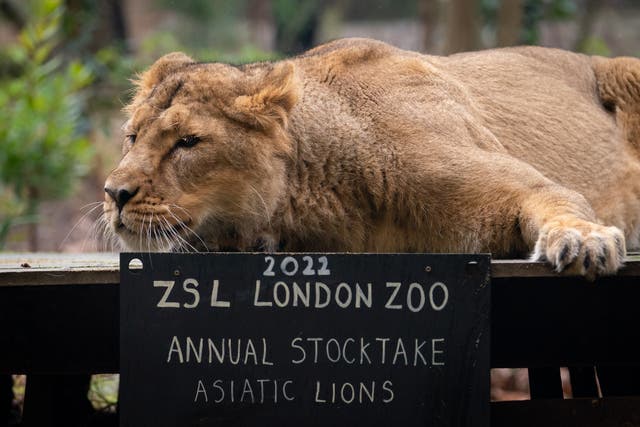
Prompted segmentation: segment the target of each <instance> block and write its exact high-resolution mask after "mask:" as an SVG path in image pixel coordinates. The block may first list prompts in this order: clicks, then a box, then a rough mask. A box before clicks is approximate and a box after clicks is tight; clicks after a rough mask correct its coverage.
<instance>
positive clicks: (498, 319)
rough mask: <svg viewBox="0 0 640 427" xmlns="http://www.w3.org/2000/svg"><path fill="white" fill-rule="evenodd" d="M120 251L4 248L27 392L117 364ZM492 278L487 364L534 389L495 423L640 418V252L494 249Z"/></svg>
mask: <svg viewBox="0 0 640 427" xmlns="http://www.w3.org/2000/svg"><path fill="white" fill-rule="evenodd" d="M118 262H119V259H118V255H117V254H82V255H66V254H65V255H61V254H37V255H34V254H2V255H0V374H11V373H13V374H27V375H29V377H28V378H32V379H33V381H31V382H30V381H29V380H28V382H27V383H28V390H27V402H28V401H29V399H30V398H31V399H32V402H38V401H39V402H40V405H42V404H43V403H42V402H46V401H47V400H46V399H47V398H48V397H47V395H46V393H47V391H46V387H40V388H39V389H38V391H35V390H36V386H37V384H38V383H39V381H40V384H43V383H42V380H44V379H48V381H49V383H50V384H52V383H55V382H59V381H61V380H62V379H63V378H72V377H69V375H74V374H76V375H86V374H91V373H116V372H118V357H119V356H118V354H119V336H118V328H119V325H118V322H119V320H118V319H119V311H118V310H119V308H118V298H119V297H118V295H119V294H118V286H119V268H118ZM491 286H492V314H491V315H492V320H491V321H492V328H491V365H492V367H496V368H498V367H501V368H502V367H521V368H530V378H531V390H532V399H533V400H531V401H522V402H494V403H492V426H509V427H513V426H534V425H535V426H540V425H544V426H545V427H552V426H563V427H567V426H623V425H624V426H640V397H639V396H640V327H639V323H640V309H639V308H638V307H639V306H640V258H638V257H637V256H634V257H630V258H629V260H628V262H627V263H626V266H625V267H624V268H623V270H622V271H621V272H620V273H619V274H618V275H616V276H613V277H605V278H601V279H598V280H597V281H596V282H587V281H585V280H584V279H582V278H580V277H572V276H568V275H562V274H560V275H559V274H556V273H554V272H553V271H552V270H551V269H550V268H549V267H548V266H546V265H545V264H542V263H531V262H526V261H493V262H492V285H491ZM561 366H568V367H571V373H572V384H573V388H574V395H575V396H579V397H581V398H579V399H562V391H561V388H560V373H559V367H561ZM594 367H595V368H596V369H595V370H594ZM596 370H597V372H598V382H596V377H595V374H594V373H595V372H596ZM38 379H40V380H38ZM44 382H45V383H46V381H44ZM34 384H35V385H34ZM32 385H33V387H32ZM57 392H58V391H57V390H55V389H54V390H49V391H48V393H50V395H49V397H50V396H51V395H53V394H55V393H57ZM30 393H34V394H35V393H40V394H41V395H40V397H32V396H30ZM487 398H488V397H487ZM50 406H51V405H50ZM29 410H33V411H40V412H41V413H40V415H41V416H40V417H36V416H35V415H34V416H33V417H32V418H31V420H32V421H31V422H26V421H28V419H29V416H28V414H26V413H25V422H26V424H25V425H53V424H40V423H42V422H45V423H46V420H47V419H52V418H53V417H54V415H52V414H53V412H50V413H46V411H45V412H42V411H43V409H42V408H38V405H36V404H33V405H32V406H31V407H29V405H27V408H26V411H29ZM48 410H49V411H55V410H56V409H55V408H52V407H49V409H48ZM42 420H45V421H42ZM0 426H2V424H0Z"/></svg>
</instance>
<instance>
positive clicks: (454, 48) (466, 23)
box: [445, 0, 481, 54]
mask: <svg viewBox="0 0 640 427" xmlns="http://www.w3.org/2000/svg"><path fill="white" fill-rule="evenodd" d="M478 3H479V2H478V1H477V0H449V6H448V8H447V9H448V10H447V41H446V46H445V53H447V54H452V53H456V52H464V51H469V50H476V49H479V48H480V46H481V43H480V13H479V8H478Z"/></svg>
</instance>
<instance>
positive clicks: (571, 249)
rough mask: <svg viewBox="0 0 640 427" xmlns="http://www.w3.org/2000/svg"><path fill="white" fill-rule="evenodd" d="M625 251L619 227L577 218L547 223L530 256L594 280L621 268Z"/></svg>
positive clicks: (535, 259) (561, 269)
mask: <svg viewBox="0 0 640 427" xmlns="http://www.w3.org/2000/svg"><path fill="white" fill-rule="evenodd" d="M625 254H626V250H625V240H624V234H622V231H620V229H618V228H616V227H605V226H602V225H598V224H595V223H592V222H588V221H583V220H580V219H577V218H574V219H571V220H566V219H565V220H562V221H554V222H552V223H550V224H547V225H546V226H544V227H543V228H542V229H541V230H540V235H539V236H538V241H537V242H536V246H535V249H534V252H533V255H532V256H531V259H532V260H534V261H547V262H549V263H551V264H552V265H553V267H554V268H555V269H556V271H558V272H561V271H563V270H565V269H566V270H568V271H570V272H574V273H577V274H581V275H583V276H586V277H587V278H588V279H590V280H593V279H595V277H596V276H599V275H606V274H613V273H615V272H616V271H618V269H619V268H620V267H621V266H622V264H623V262H624V257H625Z"/></svg>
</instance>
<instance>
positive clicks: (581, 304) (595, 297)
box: [491, 276, 640, 368]
mask: <svg viewBox="0 0 640 427" xmlns="http://www.w3.org/2000/svg"><path fill="white" fill-rule="evenodd" d="M491 286H492V289H491V302H492V311H491V315H492V318H491V340H492V346H491V358H492V363H491V365H492V367H502V368H518V367H545V366H558V367H560V366H594V365H598V364H603V365H613V366H616V365H630V366H633V365H636V366H637V365H638V363H640V362H639V361H640V328H634V327H629V325H635V324H637V314H636V313H637V301H640V286H638V279H637V278H636V277H632V276H612V277H605V278H601V279H599V280H597V281H596V282H587V281H585V280H584V279H582V278H577V277H546V278H542V279H541V278H535V277H529V278H527V277H523V278H502V279H499V278H498V279H494V280H492V285H491Z"/></svg>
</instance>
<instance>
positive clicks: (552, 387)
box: [529, 368, 562, 399]
mask: <svg viewBox="0 0 640 427" xmlns="http://www.w3.org/2000/svg"><path fill="white" fill-rule="evenodd" d="M529 391H530V393H531V399H562V380H561V379H560V368H529Z"/></svg>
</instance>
